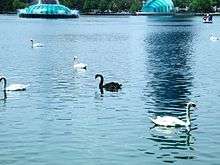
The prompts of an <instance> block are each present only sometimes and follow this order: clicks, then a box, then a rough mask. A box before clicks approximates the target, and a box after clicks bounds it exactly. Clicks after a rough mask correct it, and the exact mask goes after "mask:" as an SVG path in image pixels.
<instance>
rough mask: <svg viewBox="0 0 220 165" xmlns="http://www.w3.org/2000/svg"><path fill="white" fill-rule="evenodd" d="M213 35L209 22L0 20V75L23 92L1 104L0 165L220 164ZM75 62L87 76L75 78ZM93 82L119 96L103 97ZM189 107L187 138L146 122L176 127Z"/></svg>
mask: <svg viewBox="0 0 220 165" xmlns="http://www.w3.org/2000/svg"><path fill="white" fill-rule="evenodd" d="M219 29H220V18H217V17H215V18H214V23H213V24H202V23H201V18H199V17H192V18H174V17H83V16H82V17H80V18H79V19H74V20H71V19H70V20H41V19H34V20H31V19H20V18H17V17H16V16H0V31H1V33H0V61H1V64H0V74H1V75H4V76H6V77H7V80H8V84H13V83H22V84H29V87H28V88H27V91H24V92H8V93H7V95H8V99H7V100H6V101H4V100H0V164H3V165H24V164H28V165H34V164H37V165H49V164H51V165H59V164H65V165H72V164H83V165H84V164H85V165H90V164H91V165H93V164H95V165H97V164H100V165H118V164H120V165H128V164H129V165H143V164H150V163H151V164H164V163H165V164H166V163H174V164H187V163H192V164H195V165H197V164H199V165H200V164H202V165H203V164H204V165H205V164H212V165H214V164H215V165H217V164H219V162H220V157H219V155H220V141H219V139H220V120H219V117H220V111H219V110H220V101H219V99H220V88H219V87H220V85H219V84H220V72H219V66H220V56H219V52H220V42H212V41H210V40H209V35H210V34H211V33H213V34H215V35H217V36H220V31H219ZM30 39H34V40H37V41H38V42H41V43H43V44H44V45H45V47H43V48H38V49H32V48H31V45H30ZM73 56H78V57H79V58H80V60H81V61H82V62H84V63H87V64H88V70H87V71H85V72H76V71H74V70H73ZM96 73H101V74H103V75H104V77H105V80H106V82H109V81H118V82H120V83H122V84H123V89H122V90H121V91H120V92H118V93H109V92H105V93H104V95H103V97H101V96H100V93H99V89H98V83H99V81H98V80H95V79H94V78H95V74H96ZM0 97H1V98H3V92H1V93H0ZM189 100H192V101H194V102H196V103H197V107H198V108H197V109H196V110H195V111H193V112H192V128H191V129H192V130H191V132H190V133H187V132H186V131H185V129H184V128H176V129H174V128H167V129H165V128H161V127H153V124H152V123H151V122H150V121H149V119H148V117H154V116H156V115H161V116H162V115H173V116H178V117H179V118H182V119H184V117H185V109H184V103H186V102H187V101H189Z"/></svg>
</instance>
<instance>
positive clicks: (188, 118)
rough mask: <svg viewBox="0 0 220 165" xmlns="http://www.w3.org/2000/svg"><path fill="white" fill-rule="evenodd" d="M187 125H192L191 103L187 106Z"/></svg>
mask: <svg viewBox="0 0 220 165" xmlns="http://www.w3.org/2000/svg"><path fill="white" fill-rule="evenodd" d="M186 125H187V126H189V125H191V122H190V106H189V105H188V106H187V107H186Z"/></svg>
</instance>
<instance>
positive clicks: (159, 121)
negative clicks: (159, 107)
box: [150, 102, 196, 130]
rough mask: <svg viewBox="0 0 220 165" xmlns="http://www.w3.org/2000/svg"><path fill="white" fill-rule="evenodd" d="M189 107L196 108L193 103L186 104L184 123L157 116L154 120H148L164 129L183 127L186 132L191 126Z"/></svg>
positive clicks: (172, 118) (168, 117)
mask: <svg viewBox="0 0 220 165" xmlns="http://www.w3.org/2000/svg"><path fill="white" fill-rule="evenodd" d="M191 107H196V104H195V103H193V102H189V103H187V106H186V122H185V121H182V120H180V119H178V118H177V117H173V116H163V117H160V116H157V118H156V119H152V118H150V120H151V121H152V122H153V123H154V124H156V125H160V126H165V127H176V126H185V127H186V128H187V130H188V129H189V126H190V125H191V122H190V112H189V111H190V108H191Z"/></svg>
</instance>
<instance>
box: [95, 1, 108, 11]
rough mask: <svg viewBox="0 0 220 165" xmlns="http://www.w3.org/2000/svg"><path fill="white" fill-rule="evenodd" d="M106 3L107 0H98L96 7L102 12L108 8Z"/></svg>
mask: <svg viewBox="0 0 220 165" xmlns="http://www.w3.org/2000/svg"><path fill="white" fill-rule="evenodd" d="M108 5H109V3H108V1H106V0H100V2H99V7H98V8H99V10H100V11H101V12H104V11H105V10H108Z"/></svg>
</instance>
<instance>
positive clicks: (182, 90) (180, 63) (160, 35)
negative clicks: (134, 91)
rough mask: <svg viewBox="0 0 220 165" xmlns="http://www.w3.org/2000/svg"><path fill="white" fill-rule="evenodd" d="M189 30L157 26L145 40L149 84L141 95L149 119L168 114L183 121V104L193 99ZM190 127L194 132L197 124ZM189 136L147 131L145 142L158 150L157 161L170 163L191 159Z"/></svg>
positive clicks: (178, 131)
mask: <svg viewBox="0 0 220 165" xmlns="http://www.w3.org/2000/svg"><path fill="white" fill-rule="evenodd" d="M192 28H193V27H191V26H189V27H185V26H184V27H180V26H177V27H175V26H173V27H169V29H167V28H166V27H164V28H161V27H160V31H157V29H156V27H155V29H154V31H153V33H150V34H149V35H147V38H146V39H145V44H146V52H147V54H148V56H147V60H146V67H147V73H146V81H147V82H148V83H147V85H146V87H145V88H144V90H143V94H144V100H145V104H146V109H147V107H151V108H150V109H148V112H149V114H150V115H149V116H153V117H154V116H164V115H169V116H176V117H178V118H180V119H185V115H186V111H185V108H184V107H185V106H184V104H185V103H186V102H188V101H189V100H190V99H191V97H192V96H191V88H192V80H193V74H192V71H191V70H192V69H191V67H192V64H193V63H192V60H191V57H192V51H193V50H192V39H193V29H192ZM149 100H150V101H149ZM149 104H151V105H152V106H149ZM193 120H195V119H193ZM192 128H193V129H196V125H193V126H192ZM191 133H192V132H191ZM191 133H187V132H186V130H185V128H184V127H183V128H164V127H155V128H153V129H151V130H150V135H149V136H150V137H149V138H148V139H149V140H151V141H152V142H153V145H154V146H157V147H158V148H157V149H156V150H158V149H159V151H155V154H154V155H156V157H157V158H158V159H161V160H162V161H163V162H169V163H173V162H176V161H177V160H178V159H194V156H193V152H192V151H193V143H194V141H195V138H194V137H193V135H192V134H191ZM192 139H193V140H192Z"/></svg>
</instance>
